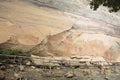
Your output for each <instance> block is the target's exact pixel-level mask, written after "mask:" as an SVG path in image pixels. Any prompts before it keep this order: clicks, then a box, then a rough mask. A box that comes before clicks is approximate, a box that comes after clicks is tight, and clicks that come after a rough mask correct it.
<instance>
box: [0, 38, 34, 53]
mask: <svg viewBox="0 0 120 80" xmlns="http://www.w3.org/2000/svg"><path fill="white" fill-rule="evenodd" d="M33 46H34V45H25V44H22V42H21V39H19V37H17V36H11V37H10V38H9V39H8V40H7V41H6V42H4V43H1V44H0V50H5V49H20V50H23V51H28V50H29V49H31V48H32V47H33Z"/></svg>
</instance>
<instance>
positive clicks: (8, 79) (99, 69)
mask: <svg viewBox="0 0 120 80" xmlns="http://www.w3.org/2000/svg"><path fill="white" fill-rule="evenodd" d="M6 58H7V59H5V58H4V59H3V58H2V59H0V61H1V62H0V69H1V70H0V80H119V78H120V67H119V66H120V64H119V63H107V62H104V63H107V64H103V62H102V61H101V62H94V61H93V62H92V61H91V62H89V61H80V62H79V64H78V63H75V61H79V59H78V60H74V59H73V58H74V57H72V58H69V59H66V60H62V59H63V58H62V59H60V58H54V59H53V60H54V62H55V61H57V64H59V65H55V64H52V62H49V61H51V59H52V58H41V59H38V60H39V61H40V62H41V61H44V64H43V63H42V64H36V63H34V62H31V61H30V60H29V59H28V58H21V57H16V58H15V57H14V58H13V57H9V58H8V57H6ZM36 59H37V58H36ZM71 59H72V61H74V62H69V60H71ZM65 61H66V62H65ZM47 62H48V63H47ZM46 63H47V64H46ZM73 63H74V64H73ZM98 63H99V64H98Z"/></svg>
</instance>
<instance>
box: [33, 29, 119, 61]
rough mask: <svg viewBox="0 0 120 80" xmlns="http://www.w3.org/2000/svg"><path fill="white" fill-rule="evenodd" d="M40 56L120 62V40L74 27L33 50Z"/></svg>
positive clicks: (52, 36)
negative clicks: (93, 57) (89, 58)
mask: <svg viewBox="0 0 120 80" xmlns="http://www.w3.org/2000/svg"><path fill="white" fill-rule="evenodd" d="M31 52H32V53H33V54H36V55H39V56H86V55H87V56H97V57H98V56H100V57H104V58H105V59H106V60H109V61H119V58H120V54H119V52H120V39H119V38H117V37H112V36H109V35H105V34H101V33H95V32H89V31H83V30H81V29H79V28H77V29H76V28H74V27H72V28H71V29H69V30H66V31H64V32H62V33H59V34H56V35H50V36H48V37H47V38H45V39H44V40H43V41H42V42H41V43H40V44H38V45H37V46H36V47H34V48H33V49H31Z"/></svg>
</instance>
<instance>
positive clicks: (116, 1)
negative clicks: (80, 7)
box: [90, 0, 120, 12]
mask: <svg viewBox="0 0 120 80" xmlns="http://www.w3.org/2000/svg"><path fill="white" fill-rule="evenodd" d="M90 5H91V8H92V9H93V10H97V8H99V6H100V5H103V6H105V7H108V8H109V11H110V12H117V11H119V10H120V0H92V1H91V2H90Z"/></svg>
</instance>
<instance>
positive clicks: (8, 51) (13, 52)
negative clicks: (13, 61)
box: [0, 49, 30, 56]
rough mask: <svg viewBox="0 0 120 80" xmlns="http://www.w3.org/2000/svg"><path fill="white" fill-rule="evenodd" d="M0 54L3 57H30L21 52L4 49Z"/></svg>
mask: <svg viewBox="0 0 120 80" xmlns="http://www.w3.org/2000/svg"><path fill="white" fill-rule="evenodd" d="M0 54H4V55H17V56H30V54H28V53H26V52H23V51H21V50H17V49H14V50H12V49H6V50H0Z"/></svg>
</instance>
